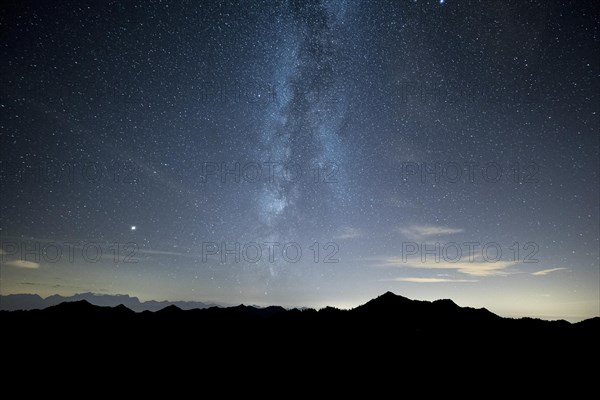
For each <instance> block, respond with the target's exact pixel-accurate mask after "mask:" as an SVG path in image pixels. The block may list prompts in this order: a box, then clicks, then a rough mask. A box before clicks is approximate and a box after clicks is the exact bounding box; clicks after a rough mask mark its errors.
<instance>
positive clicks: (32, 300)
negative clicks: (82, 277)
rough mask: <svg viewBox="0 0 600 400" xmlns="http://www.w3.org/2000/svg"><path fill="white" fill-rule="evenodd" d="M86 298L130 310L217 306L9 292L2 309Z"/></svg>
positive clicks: (1, 300) (122, 297) (37, 307)
mask: <svg viewBox="0 0 600 400" xmlns="http://www.w3.org/2000/svg"><path fill="white" fill-rule="evenodd" d="M80 300H85V301H87V302H89V303H90V304H94V305H96V306H104V307H116V306H118V305H119V304H123V305H124V306H125V307H127V308H129V309H130V310H133V311H136V312H140V311H145V310H148V311H158V310H161V309H163V308H165V307H166V306H169V305H171V304H173V305H176V306H177V307H179V308H181V309H182V310H192V309H196V308H207V307H211V306H215V305H216V304H212V303H202V302H198V301H154V300H150V301H140V300H139V299H138V298H137V297H132V296H128V295H119V294H117V295H109V294H97V293H78V294H75V295H73V296H68V297H64V296H61V295H52V296H49V297H46V298H45V299H44V298H42V297H40V296H38V295H36V294H9V295H5V296H0V310H4V311H17V310H41V309H44V308H47V307H51V306H55V305H57V304H60V303H63V302H73V301H80Z"/></svg>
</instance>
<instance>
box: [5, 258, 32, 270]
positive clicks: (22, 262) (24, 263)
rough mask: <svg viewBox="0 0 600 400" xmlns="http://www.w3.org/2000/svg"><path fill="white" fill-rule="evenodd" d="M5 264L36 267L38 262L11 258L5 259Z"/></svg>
mask: <svg viewBox="0 0 600 400" xmlns="http://www.w3.org/2000/svg"><path fill="white" fill-rule="evenodd" d="M5 265H8V266H11V267H16V268H25V269H38V268H39V267H40V264H38V263H36V262H33V261H25V260H12V261H7V262H6V264H5Z"/></svg>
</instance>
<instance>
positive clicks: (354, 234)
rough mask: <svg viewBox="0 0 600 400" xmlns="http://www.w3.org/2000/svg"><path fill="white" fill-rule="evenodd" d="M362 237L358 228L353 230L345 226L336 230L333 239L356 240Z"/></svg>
mask: <svg viewBox="0 0 600 400" xmlns="http://www.w3.org/2000/svg"><path fill="white" fill-rule="evenodd" d="M362 235H363V233H362V231H361V230H360V229H358V228H353V227H351V226H345V227H343V228H340V229H339V230H338V233H337V235H336V236H335V239H356V238H359V237H361V236H362Z"/></svg>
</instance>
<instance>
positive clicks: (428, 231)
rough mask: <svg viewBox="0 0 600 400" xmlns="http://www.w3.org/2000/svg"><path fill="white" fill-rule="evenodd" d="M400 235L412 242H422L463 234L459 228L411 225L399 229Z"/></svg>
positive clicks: (462, 230)
mask: <svg viewBox="0 0 600 400" xmlns="http://www.w3.org/2000/svg"><path fill="white" fill-rule="evenodd" d="M399 230H400V233H402V234H403V235H404V236H406V237H407V238H409V239H412V240H423V239H427V238H430V237H432V236H441V235H451V234H454V233H461V232H464V229H461V228H450V227H448V226H440V225H411V226H409V227H403V228H400V229H399Z"/></svg>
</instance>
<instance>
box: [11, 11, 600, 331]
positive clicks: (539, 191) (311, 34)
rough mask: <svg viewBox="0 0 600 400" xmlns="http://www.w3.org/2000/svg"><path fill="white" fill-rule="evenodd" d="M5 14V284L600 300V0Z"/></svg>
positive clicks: (271, 295) (522, 307)
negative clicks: (389, 292)
mask: <svg viewBox="0 0 600 400" xmlns="http://www.w3.org/2000/svg"><path fill="white" fill-rule="evenodd" d="M1 7H2V10H1V14H0V38H1V40H0V44H1V47H0V65H1V67H0V68H1V70H0V75H1V85H0V135H1V137H0V143H1V147H0V160H1V163H0V167H1V168H0V173H1V174H0V179H1V181H0V183H1V197H0V212H1V215H0V228H1V231H0V235H1V237H0V239H1V240H2V248H1V254H0V256H1V257H2V266H1V288H0V293H1V294H4V295H5V294H12V293H37V294H39V295H41V296H48V295H51V294H62V295H72V294H75V293H82V292H95V293H100V294H128V295H131V296H137V297H139V298H140V299H142V300H151V299H152V300H165V299H166V300H197V301H214V302H220V303H224V304H240V303H244V304H257V305H269V304H278V305H283V306H310V307H323V306H325V305H332V306H337V307H341V308H350V307H354V306H356V305H358V304H360V303H363V302H365V301H366V300H368V299H370V298H373V297H375V296H377V295H379V294H381V293H383V292H385V291H388V290H390V291H393V292H395V293H397V294H401V295H404V296H406V297H410V298H416V299H427V300H432V299H438V298H451V299H453V300H454V301H456V302H457V303H458V304H460V305H463V306H472V307H487V308H489V309H490V310H491V311H493V312H496V313H498V314H500V315H503V316H536V317H542V318H552V319H554V318H566V319H569V320H580V319H582V318H587V317H592V316H596V315H598V314H599V313H600V310H599V308H600V295H599V286H600V274H599V265H600V259H599V247H600V243H599V241H600V224H599V218H600V215H599V178H600V177H599V139H598V138H599V136H598V132H599V130H598V128H599V120H598V117H599V114H598V113H599V111H600V107H599V105H600V102H599V95H600V84H599V80H598V78H599V76H600V69H599V61H600V54H599V50H598V49H599V36H598V35H599V29H598V27H599V22H600V18H599V12H598V11H599V9H598V8H599V7H598V5H597V4H596V2H595V1H517V0H514V1H473V0H469V1H461V0H447V1H442V0H438V1H433V0H431V1H416V0H415V1H401V0H394V1H391V0H390V1H348V2H343V1H333V0H332V1H255V0H251V1H239V2H217V1H183V2H175V1H173V2H170V1H123V2H114V1H111V2H104V1H60V2H42V1H40V2H38V1H12V2H11V1H8V2H3V5H2V6H1Z"/></svg>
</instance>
